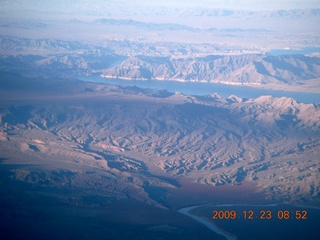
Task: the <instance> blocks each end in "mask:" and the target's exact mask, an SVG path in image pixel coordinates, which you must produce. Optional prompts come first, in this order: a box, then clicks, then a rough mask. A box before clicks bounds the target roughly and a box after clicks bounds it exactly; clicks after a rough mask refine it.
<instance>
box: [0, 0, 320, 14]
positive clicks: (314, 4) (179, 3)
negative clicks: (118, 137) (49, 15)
mask: <svg viewBox="0 0 320 240" xmlns="http://www.w3.org/2000/svg"><path fill="white" fill-rule="evenodd" d="M131 7H135V8H137V7H138V8H140V9H141V8H145V7H146V8H161V7H162V8H206V9H208V8H224V9H240V10H276V9H298V8H320V1H319V0H304V1H302V0H160V1H159V0H107V1H104V0H95V1H88V0H68V1H66V0H0V11H14V10H32V11H40V12H67V13H72V12H91V13H100V14H101V13H102V12H103V11H108V10H113V9H119V10H121V9H122V10H125V9H128V8H131Z"/></svg>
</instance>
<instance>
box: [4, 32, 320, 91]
mask: <svg viewBox="0 0 320 240" xmlns="http://www.w3.org/2000/svg"><path fill="white" fill-rule="evenodd" d="M1 47H2V50H3V51H2V55H1V56H0V62H1V67H0V68H1V69H2V70H3V71H13V70H14V71H16V72H19V73H23V74H28V73H29V72H32V73H33V74H34V73H36V72H37V73H38V74H42V75H46V74H48V73H51V74H53V73H55V74H58V75H59V74H60V75H63V76H66V75H68V76H74V75H75V74H78V75H92V74H99V75H101V76H103V77H106V78H119V79H128V80H177V81H189V82H219V83H226V84H236V85H237V84H238V85H241V84H247V85H256V86H258V85H265V86H267V85H270V84H272V85H283V86H285V85H287V86H292V85H304V84H306V83H308V80H313V79H316V78H319V77H320V58H319V57H315V56H313V57H311V56H304V55H280V56H271V55H268V54H253V53H242V54H241V53H237V54H224V55H221V54H208V53H207V54H205V53H204V49H201V47H200V46H199V45H195V46H192V45H191V46H188V45H179V44H177V45H173V44H162V45H160V46H155V45H152V44H147V43H131V42H129V41H125V42H116V41H110V42H107V43H105V45H104V46H95V45H88V44H83V43H79V42H68V41H62V40H46V39H43V40H32V39H19V38H3V39H1ZM202 48H207V49H211V50H213V51H219V50H217V49H215V47H214V46H210V45H208V46H202ZM126 49H131V51H134V52H135V53H134V55H133V56H132V55H131V54H132V53H130V55H124V53H125V50H126ZM214 49H215V50H214ZM161 51H162V53H163V54H161ZM139 52H140V53H141V54H139ZM197 54H198V55H199V56H195V55H197Z"/></svg>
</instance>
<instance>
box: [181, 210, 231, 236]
mask: <svg viewBox="0 0 320 240" xmlns="http://www.w3.org/2000/svg"><path fill="white" fill-rule="evenodd" d="M197 207H201V205H196V206H191V207H185V208H180V209H178V212H179V213H181V214H183V215H186V216H188V217H190V218H192V219H194V220H196V221H197V222H199V223H201V224H203V225H205V226H206V227H207V228H209V229H210V230H211V231H213V232H215V233H217V234H219V235H222V236H224V237H225V238H226V239H227V240H237V237H236V236H235V235H233V234H231V233H228V232H226V231H224V230H223V229H221V228H219V227H218V226H217V225H215V224H214V223H212V222H210V221H208V220H207V219H206V218H203V217H198V216H196V215H193V214H191V213H190V211H191V210H192V209H194V208H197Z"/></svg>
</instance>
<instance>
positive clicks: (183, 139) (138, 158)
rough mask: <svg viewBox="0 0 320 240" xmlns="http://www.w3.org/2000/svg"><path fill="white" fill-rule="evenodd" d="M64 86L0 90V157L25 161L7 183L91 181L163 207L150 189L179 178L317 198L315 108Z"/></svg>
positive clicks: (175, 183)
mask: <svg viewBox="0 0 320 240" xmlns="http://www.w3.org/2000/svg"><path fill="white" fill-rule="evenodd" d="M53 86H54V85H53ZM72 86H73V87H72V91H70V90H71V89H69V87H67V86H66V87H65V89H64V90H62V91H59V92H58V91H54V89H55V88H54V87H50V88H49V89H46V91H43V94H32V92H31V93H30V94H26V92H25V91H23V92H21V94H18V95H17V92H15V95H13V96H12V95H10V94H9V95H8V94H4V92H3V91H2V96H3V98H2V99H3V101H2V102H1V112H0V114H1V115H0V116H1V118H0V119H1V121H0V122H1V124H0V130H1V142H0V144H1V148H0V149H1V154H2V156H3V158H4V159H6V160H5V161H6V162H7V163H15V164H23V165H24V167H23V166H21V167H17V168H13V169H12V171H11V173H12V175H13V177H14V178H15V179H17V180H20V181H27V182H30V183H33V184H40V185H43V186H45V185H48V186H51V185H52V184H53V185H55V184H58V185H59V184H62V183H63V184H66V185H67V186H74V187H81V186H82V184H84V182H82V181H85V182H88V183H89V182H92V183H90V184H93V185H95V186H98V185H99V186H100V187H102V188H104V189H105V190H104V191H105V194H104V195H105V196H106V197H111V196H113V197H115V198H127V197H132V198H134V199H138V200H140V201H142V199H149V200H148V201H149V202H150V203H154V204H159V203H161V201H160V200H159V199H158V198H157V197H154V196H153V195H152V188H153V187H164V188H179V181H181V180H183V179H189V180H190V181H192V182H196V183H201V184H205V185H212V186H220V185H226V184H233V185H239V184H244V183H245V182H251V183H254V184H255V185H256V186H258V188H259V191H260V192H263V193H266V194H267V195H268V196H269V197H270V198H271V199H276V200H281V201H292V202H300V203H301V201H302V200H301V199H304V201H309V202H312V201H319V191H320V186H319V182H318V181H317V179H319V167H320V166H319V158H318V157H319V147H320V139H319V136H320V124H319V123H320V107H319V106H318V105H314V104H301V103H297V102H296V101H294V100H293V99H290V98H273V97H270V96H262V97H259V98H257V99H248V100H244V99H241V98H238V97H236V96H230V97H229V98H227V99H224V98H221V97H220V96H219V95H212V96H207V97H194V96H185V95H181V94H179V93H176V94H173V93H168V92H166V91H155V90H148V89H139V88H136V87H130V88H129V87H127V88H122V87H114V86H104V85H99V84H89V83H86V84H83V83H81V84H79V83H78V84H76V85H74V84H73V85H72ZM75 86H77V87H75ZM4 89H5V88H4ZM68 89H69V90H68ZM30 91H32V90H30ZM52 91H53V92H52ZM22 99H24V100H23V102H21V100H22ZM8 103H9V105H8ZM37 165H39V167H36V166H37ZM44 169H45V170H44ZM57 171H59V172H61V171H62V173H63V174H62V175H61V174H59V173H57ZM86 172H92V174H91V177H90V175H87V174H86ZM101 174H102V175H101ZM55 176H56V177H55ZM99 176H104V177H105V178H107V179H109V180H108V181H112V184H111V183H110V182H108V184H107V185H105V184H104V183H100V180H99V179H100V177H99ZM85 178H88V180H84V179H85ZM54 179H56V180H54ZM89 179H91V180H89ZM101 184H102V185H101ZM100 187H95V188H90V189H91V190H89V189H88V191H92V190H93V189H99V188H100Z"/></svg>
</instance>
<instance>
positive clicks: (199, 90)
mask: <svg viewBox="0 0 320 240" xmlns="http://www.w3.org/2000/svg"><path fill="white" fill-rule="evenodd" d="M78 78H79V79H80V80H83V81H89V82H101V83H107V84H113V85H119V86H137V87H141V88H153V89H167V90H168V91H169V92H181V93H183V94H186V95H209V94H213V93H218V94H219V95H221V96H222V97H224V98H226V97H229V96H230V95H236V96H239V97H241V98H247V99H248V98H257V97H259V96H262V95H271V96H273V97H290V98H293V99H295V100H296V101H298V102H303V103H317V104H318V103H320V93H305V92H289V91H278V90H268V89H259V88H254V87H248V86H234V85H226V84H219V83H192V82H177V81H155V80H148V81H141V80H120V79H108V78H102V77H100V76H90V77H78Z"/></svg>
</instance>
